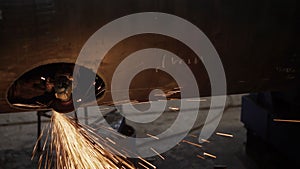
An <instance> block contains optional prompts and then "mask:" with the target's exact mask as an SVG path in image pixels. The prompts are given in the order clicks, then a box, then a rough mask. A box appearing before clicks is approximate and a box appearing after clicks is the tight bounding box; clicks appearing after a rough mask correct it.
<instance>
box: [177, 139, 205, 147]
mask: <svg viewBox="0 0 300 169" xmlns="http://www.w3.org/2000/svg"><path fill="white" fill-rule="evenodd" d="M182 142H183V143H188V144H190V145H193V146H196V147H200V148H201V147H202V146H201V145H200V144H197V143H192V142H190V141H187V140H182Z"/></svg>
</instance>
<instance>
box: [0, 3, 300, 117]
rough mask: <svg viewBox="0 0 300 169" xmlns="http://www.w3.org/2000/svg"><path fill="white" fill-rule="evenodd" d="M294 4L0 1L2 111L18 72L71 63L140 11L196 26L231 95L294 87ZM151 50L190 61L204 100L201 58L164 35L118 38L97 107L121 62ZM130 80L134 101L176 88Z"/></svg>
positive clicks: (168, 81)
mask: <svg viewBox="0 0 300 169" xmlns="http://www.w3.org/2000/svg"><path fill="white" fill-rule="evenodd" d="M296 2H297V1H296V0H287V1H280V0H274V1H267V0H262V1H258V0H257V1H251V0H246V1H238V0H234V1H220V0H202V1H186V0H155V1H141V0H127V1H117V0H89V1H81V0H75V1H74V0H73V1H68V0H28V1H21V0H1V1H0V11H1V12H0V14H1V16H0V57H1V62H0V84H1V85H0V94H1V95H0V113H6V112H16V111H20V110H18V109H15V108H12V107H11V106H10V105H9V103H8V102H7V92H8V89H9V87H10V86H11V85H12V83H13V82H14V81H15V80H16V79H17V78H18V77H20V76H21V75H22V74H24V73H25V72H27V71H29V70H31V69H33V68H35V67H38V66H41V65H44V64H48V63H57V62H66V63H75V61H76V58H77V56H78V54H79V52H80V50H81V48H82V46H83V44H84V43H85V42H86V41H87V39H88V38H89V37H90V36H91V35H92V34H93V33H94V32H95V31H96V30H98V29H99V28H100V27H101V26H103V25H105V24H106V23H109V22H110V21H112V20H114V19H117V18H119V17H122V16H125V15H128V14H132V13H137V12H146V11H147V12H149V11H157V12H165V13H170V14H174V15H177V16H179V17H182V18H184V19H186V20H188V21H190V22H191V23H193V24H195V25H196V26H198V27H199V28H200V29H201V30H202V31H203V32H204V33H205V34H206V35H207V36H208V38H209V39H210V40H211V42H212V43H213V45H214V46H215V48H216V50H217V52H218V53H219V55H220V58H221V60H222V63H223V66H224V69H225V73H226V78H227V88H228V93H229V94H234V93H245V92H253V91H264V90H282V89H283V90H284V89H286V88H291V87H297V85H299V67H300V63H299V58H298V57H299V56H298V55H299V53H298V52H299V43H297V38H298V37H297V36H298V30H299V15H298V13H297V5H296ZM149 47H157V48H162V49H166V50H169V51H171V52H173V53H175V54H177V55H178V56H180V57H181V58H182V59H183V60H184V61H185V62H187V63H190V64H189V65H190V67H191V69H192V70H193V72H194V74H195V76H196V77H197V80H198V84H199V90H200V92H201V95H206V96H208V95H210V84H209V80H208V76H207V73H206V71H205V68H204V67H203V65H202V63H201V62H200V61H199V60H197V61H194V60H195V58H196V57H195V54H194V53H193V52H192V51H191V50H190V49H189V48H188V47H187V46H185V45H184V44H182V43H181V42H179V41H177V40H175V39H172V38H170V37H165V36H161V35H153V34H148V35H147V34H145V35H138V36H134V37H130V38H128V39H126V40H123V41H121V42H120V43H119V44H117V45H115V46H114V48H113V49H111V50H110V52H109V53H108V54H107V55H106V56H105V58H104V60H103V62H102V64H101V66H100V68H99V70H98V74H99V75H100V76H101V77H103V78H104V80H105V81H106V86H108V88H107V93H106V94H105V97H104V98H103V99H101V100H99V103H100V104H103V103H108V102H109V101H110V100H111V97H110V90H109V87H110V82H111V78H112V74H113V72H114V69H115V68H116V66H117V65H118V64H119V63H120V61H121V60H122V58H125V57H126V56H128V55H129V54H130V53H132V52H134V51H137V50H140V49H144V48H149ZM174 64H179V63H178V62H174ZM145 77H156V78H157V79H162V80H155V79H153V78H145ZM135 80H136V83H132V85H131V89H132V91H133V92H132V94H131V95H130V96H131V97H132V99H133V100H135V99H142V98H148V93H149V90H150V89H151V88H155V87H161V88H170V89H171V88H173V87H176V84H175V83H174V81H173V79H172V78H170V77H169V76H168V75H166V74H164V73H162V72H156V71H153V70H152V71H151V70H149V71H146V72H143V73H141V74H139V75H138V76H137V77H136V78H135ZM154 82H156V83H154ZM135 89H136V90H135ZM138 89H141V90H138ZM134 91H136V92H134Z"/></svg>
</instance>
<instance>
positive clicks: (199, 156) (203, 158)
mask: <svg viewBox="0 0 300 169" xmlns="http://www.w3.org/2000/svg"><path fill="white" fill-rule="evenodd" d="M197 157H198V158H201V159H202V160H205V157H203V156H201V155H197Z"/></svg>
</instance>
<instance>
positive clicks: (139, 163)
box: [138, 162, 149, 169]
mask: <svg viewBox="0 0 300 169" xmlns="http://www.w3.org/2000/svg"><path fill="white" fill-rule="evenodd" d="M138 164H139V165H140V166H142V167H144V168H146V169H149V168H148V167H146V166H145V165H144V164H142V163H140V162H138Z"/></svg>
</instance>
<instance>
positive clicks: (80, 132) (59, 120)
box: [33, 111, 135, 169]
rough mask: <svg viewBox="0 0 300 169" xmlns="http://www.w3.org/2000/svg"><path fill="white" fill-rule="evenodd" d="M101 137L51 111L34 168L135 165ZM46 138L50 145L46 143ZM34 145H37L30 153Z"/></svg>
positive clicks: (103, 168)
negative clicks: (41, 148)
mask: <svg viewBox="0 0 300 169" xmlns="http://www.w3.org/2000/svg"><path fill="white" fill-rule="evenodd" d="M50 131H51V132H50ZM40 138H41V137H40ZM40 138H39V139H40ZM98 140H99V141H98ZM101 140H102V142H101ZM104 140H105V139H103V138H101V137H100V136H99V135H96V134H95V133H93V132H92V131H91V130H87V129H86V128H84V127H83V126H82V125H80V124H78V123H76V122H75V120H73V119H70V118H69V117H67V116H66V115H64V114H60V113H58V112H55V111H53V114H52V118H51V123H50V127H49V128H48V134H47V136H46V140H45V143H44V146H43V152H42V153H41V156H40V157H39V162H38V163H39V164H38V168H39V169H40V168H41V167H42V164H44V168H53V167H54V166H55V167H54V168H57V169H85V168H93V169H112V168H124V169H128V168H129V169H134V168H135V166H134V165H133V164H132V163H131V162H130V161H129V160H128V159H127V158H125V156H120V155H121V154H122V153H120V152H118V151H117V150H116V149H114V148H113V147H111V146H110V145H108V144H106V143H105V142H104ZM38 141H39V140H38ZM48 141H49V144H50V145H49V144H48V146H46V144H47V142H48ZM36 147H37V144H36V146H35V148H34V152H33V156H34V155H35V151H36ZM53 152H54V153H53ZM115 154H119V155H115Z"/></svg>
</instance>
